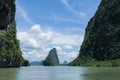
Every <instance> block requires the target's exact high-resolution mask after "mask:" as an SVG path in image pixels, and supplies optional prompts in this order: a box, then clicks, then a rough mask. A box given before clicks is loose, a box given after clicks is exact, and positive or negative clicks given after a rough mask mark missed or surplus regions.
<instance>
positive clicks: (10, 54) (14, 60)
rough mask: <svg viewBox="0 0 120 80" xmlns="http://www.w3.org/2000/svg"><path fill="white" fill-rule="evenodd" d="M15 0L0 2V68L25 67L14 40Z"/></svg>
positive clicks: (17, 44)
mask: <svg viewBox="0 0 120 80" xmlns="http://www.w3.org/2000/svg"><path fill="white" fill-rule="evenodd" d="M14 18H15V0H0V67H20V66H21V65H25V62H26V61H24V59H23V57H22V52H21V50H20V47H19V40H17V38H16V32H17V31H16V23H15V20H14Z"/></svg>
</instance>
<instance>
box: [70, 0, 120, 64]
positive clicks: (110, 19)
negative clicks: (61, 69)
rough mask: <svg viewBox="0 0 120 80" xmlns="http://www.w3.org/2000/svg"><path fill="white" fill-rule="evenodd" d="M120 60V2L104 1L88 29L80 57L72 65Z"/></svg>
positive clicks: (115, 0)
mask: <svg viewBox="0 0 120 80" xmlns="http://www.w3.org/2000/svg"><path fill="white" fill-rule="evenodd" d="M115 59H120V0H102V1H101V4H100V6H99V7H98V10H97V12H96V13H95V15H94V16H93V17H92V18H91V20H90V21H89V23H88V26H87V28H86V32H85V37H84V41H83V43H82V46H81V49H80V54H79V56H78V57H77V58H76V59H75V60H74V61H73V62H72V63H71V64H74V65H81V64H83V63H87V62H88V61H91V60H95V61H107V60H115Z"/></svg>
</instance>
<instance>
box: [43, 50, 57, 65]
mask: <svg viewBox="0 0 120 80" xmlns="http://www.w3.org/2000/svg"><path fill="white" fill-rule="evenodd" d="M43 65H45V66H56V65H59V59H58V56H57V51H56V49H55V48H53V49H51V50H50V52H49V54H48V56H47V58H46V59H45V60H44V61H43Z"/></svg>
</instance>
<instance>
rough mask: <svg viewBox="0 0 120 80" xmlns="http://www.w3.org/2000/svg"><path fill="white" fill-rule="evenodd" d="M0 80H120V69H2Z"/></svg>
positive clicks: (61, 67) (40, 67)
mask: <svg viewBox="0 0 120 80" xmlns="http://www.w3.org/2000/svg"><path fill="white" fill-rule="evenodd" d="M0 80H120V68H110V67H109V68H107V67H105V68H96V67H68V66H56V67H44V66H30V67H21V68H8V69H0Z"/></svg>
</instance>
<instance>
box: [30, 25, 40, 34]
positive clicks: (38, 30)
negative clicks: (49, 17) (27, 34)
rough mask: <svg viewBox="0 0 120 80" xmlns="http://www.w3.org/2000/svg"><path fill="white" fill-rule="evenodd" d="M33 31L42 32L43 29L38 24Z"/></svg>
mask: <svg viewBox="0 0 120 80" xmlns="http://www.w3.org/2000/svg"><path fill="white" fill-rule="evenodd" d="M31 31H32V32H41V27H40V25H39V24H36V25H34V26H33V27H32V28H31Z"/></svg>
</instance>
